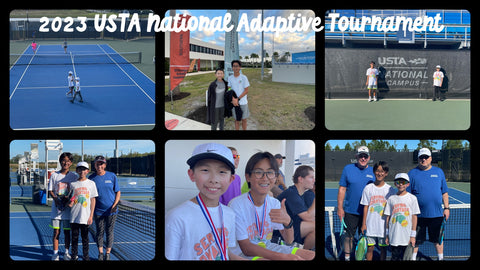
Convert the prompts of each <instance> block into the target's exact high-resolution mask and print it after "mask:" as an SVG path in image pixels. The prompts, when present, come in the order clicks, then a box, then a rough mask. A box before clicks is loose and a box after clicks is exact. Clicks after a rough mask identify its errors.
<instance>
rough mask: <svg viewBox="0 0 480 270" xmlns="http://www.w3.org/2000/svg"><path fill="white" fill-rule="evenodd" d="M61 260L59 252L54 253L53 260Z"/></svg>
mask: <svg viewBox="0 0 480 270" xmlns="http://www.w3.org/2000/svg"><path fill="white" fill-rule="evenodd" d="M59 260H60V255H59V254H58V253H55V254H53V255H52V261H59Z"/></svg>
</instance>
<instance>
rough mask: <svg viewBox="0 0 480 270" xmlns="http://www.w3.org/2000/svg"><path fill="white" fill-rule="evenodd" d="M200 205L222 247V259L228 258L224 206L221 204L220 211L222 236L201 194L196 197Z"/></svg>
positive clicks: (218, 244) (219, 246)
mask: <svg viewBox="0 0 480 270" xmlns="http://www.w3.org/2000/svg"><path fill="white" fill-rule="evenodd" d="M196 199H197V202H198V205H199V206H200V209H201V210H202V213H203V216H204V217H205V219H206V220H207V222H208V225H209V226H210V229H211V230H212V233H213V237H214V238H215V243H216V244H217V246H218V248H219V249H220V256H221V257H222V261H226V260H227V241H226V240H225V238H226V237H225V229H224V225H223V210H222V206H221V205H220V204H219V205H218V207H219V210H218V211H219V213H220V219H221V220H222V228H221V232H222V233H221V237H220V235H219V234H218V231H217V228H216V227H215V224H214V223H213V219H212V217H211V216H210V212H208V209H207V206H206V205H205V203H204V202H203V200H202V198H201V197H200V194H198V195H197V197H196Z"/></svg>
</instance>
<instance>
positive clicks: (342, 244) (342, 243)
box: [340, 217, 351, 251]
mask: <svg viewBox="0 0 480 270" xmlns="http://www.w3.org/2000/svg"><path fill="white" fill-rule="evenodd" d="M341 223H342V228H341V229H340V249H341V251H345V241H346V240H347V239H346V238H347V235H348V233H347V224H345V220H344V219H343V217H342V222H341ZM349 250H351V248H350V249H349Z"/></svg>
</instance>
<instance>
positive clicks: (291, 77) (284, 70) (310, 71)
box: [272, 51, 315, 85]
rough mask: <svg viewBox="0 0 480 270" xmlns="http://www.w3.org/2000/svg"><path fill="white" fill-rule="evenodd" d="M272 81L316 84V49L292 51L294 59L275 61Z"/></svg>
mask: <svg viewBox="0 0 480 270" xmlns="http://www.w3.org/2000/svg"><path fill="white" fill-rule="evenodd" d="M272 81H274V82H284V83H296V84H310V85H314V84H315V51H309V52H298V53H292V61H291V62H286V63H278V62H275V63H273V70H272Z"/></svg>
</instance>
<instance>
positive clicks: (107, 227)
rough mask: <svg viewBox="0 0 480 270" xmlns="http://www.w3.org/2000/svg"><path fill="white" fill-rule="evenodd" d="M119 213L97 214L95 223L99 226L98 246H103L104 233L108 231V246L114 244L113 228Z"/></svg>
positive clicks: (110, 246)
mask: <svg viewBox="0 0 480 270" xmlns="http://www.w3.org/2000/svg"><path fill="white" fill-rule="evenodd" d="M116 219H117V215H110V216H95V224H96V226H97V235H96V237H97V247H103V234H104V233H105V232H106V233H107V246H106V247H107V248H112V246H113V229H114V227H115V220H116Z"/></svg>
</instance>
